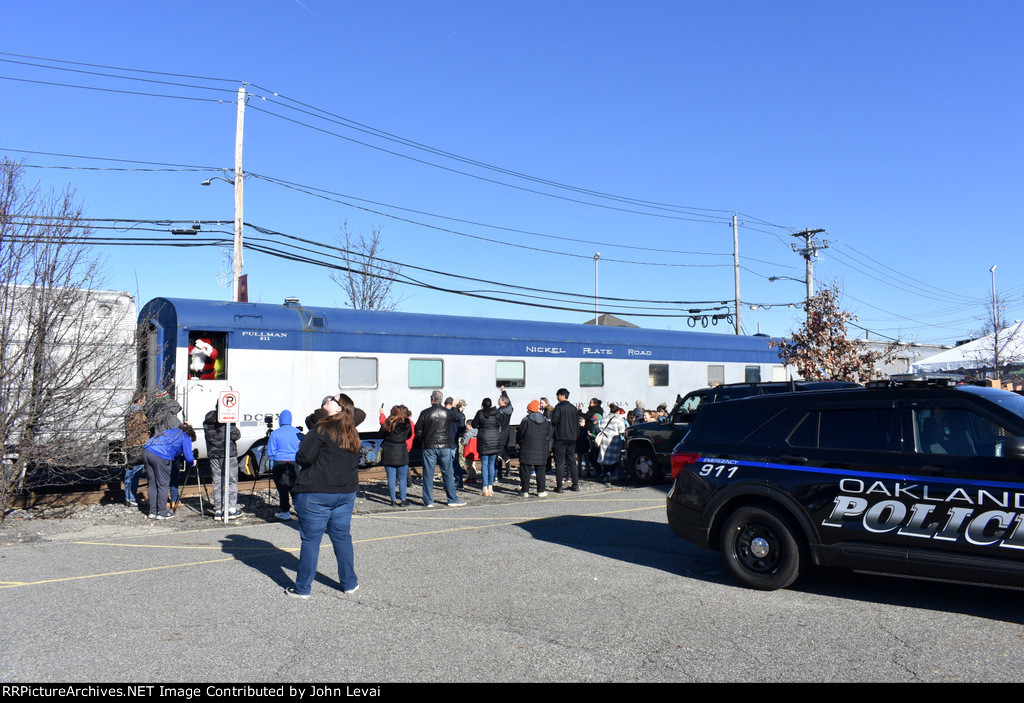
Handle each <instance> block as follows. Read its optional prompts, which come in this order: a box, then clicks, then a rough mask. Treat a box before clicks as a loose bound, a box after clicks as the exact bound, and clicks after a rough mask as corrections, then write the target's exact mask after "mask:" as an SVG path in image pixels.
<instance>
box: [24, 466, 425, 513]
mask: <svg viewBox="0 0 1024 703" xmlns="http://www.w3.org/2000/svg"><path fill="white" fill-rule="evenodd" d="M409 470H410V474H412V475H415V476H417V477H419V476H420V475H421V473H422V469H421V468H420V467H410V468H409ZM191 478H193V479H194V478H195V476H194V475H193V476H192V477H191ZM386 480H387V476H386V474H385V473H384V467H383V466H371V467H368V468H365V469H360V470H359V483H360V484H361V485H365V484H370V483H378V482H381V481H386ZM147 484H148V481H147V479H146V478H145V474H143V477H142V480H141V481H139V488H140V489H141V490H142V491H143V492H144V493H145V491H146V488H147ZM200 490H202V491H203V497H204V498H208V497H209V494H210V490H211V488H210V483H209V480H204V482H203V483H202V485H197V484H196V483H186V485H185V486H182V487H181V488H180V492H181V496H182V497H183V498H191V497H193V496H197V495H199V492H200ZM273 490H276V487H275V486H274V481H273V479H271V478H270V477H269V476H264V477H261V478H258V479H247V478H239V480H238V495H240V496H241V495H250V494H252V493H262V492H269V491H273ZM123 495H124V494H123V492H122V490H121V484H120V483H117V482H111V483H108V484H105V485H104V487H103V488H96V485H95V484H92V485H90V486H88V487H83V488H75V487H68V488H66V489H60V488H53V489H47V490H42V491H30V492H28V493H27V494H25V495H22V496H18V497H16V498H15V499H14V501H13V502H12V503H13V507H15V508H21V509H23V510H27V509H30V508H59V507H64V506H69V505H95V504H97V503H102V502H104V501H117V502H121V501H122V500H123Z"/></svg>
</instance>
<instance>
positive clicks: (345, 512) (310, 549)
mask: <svg viewBox="0 0 1024 703" xmlns="http://www.w3.org/2000/svg"><path fill="white" fill-rule="evenodd" d="M293 498H294V503H295V512H296V513H298V516H299V537H300V539H301V540H302V546H301V548H300V549H299V568H298V570H297V572H296V574H295V590H296V591H298V592H299V593H301V594H302V595H309V592H310V589H312V587H313V579H314V578H315V577H316V565H317V562H318V561H319V559H320V542H321V541H322V540H323V537H324V533H325V532H326V533H327V536H328V537H330V538H331V544H332V545H333V546H334V557H335V559H337V560H338V583H340V584H341V590H343V591H351V590H352V589H353V588H355V587H356V586H357V585H358V584H359V581H358V580H357V579H356V570H355V553H354V552H353V550H352V532H351V531H350V529H349V528H350V526H351V525H352V510H353V508H355V505H356V494H355V492H352V493H296V494H295V495H294V496H293Z"/></svg>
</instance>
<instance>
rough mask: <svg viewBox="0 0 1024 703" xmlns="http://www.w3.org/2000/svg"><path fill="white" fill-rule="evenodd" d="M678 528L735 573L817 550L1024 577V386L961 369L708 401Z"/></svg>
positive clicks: (742, 576)
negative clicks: (957, 380)
mask: <svg viewBox="0 0 1024 703" xmlns="http://www.w3.org/2000/svg"><path fill="white" fill-rule="evenodd" d="M672 477H673V486H672V489H671V490H670V492H669V495H668V506H667V507H668V522H669V525H670V526H671V528H672V531H673V532H674V533H675V534H676V535H678V536H679V537H682V538H683V539H686V540H688V541H690V542H693V543H694V544H697V545H699V546H701V547H703V548H705V549H718V550H720V551H721V552H722V556H723V559H724V561H725V563H726V565H727V567H728V569H729V571H730V572H731V573H732V575H733V576H735V577H736V578H737V579H738V580H739V581H740V582H741V583H743V584H745V585H747V586H749V587H752V588H759V589H764V590H774V589H777V588H785V587H787V586H789V585H790V584H792V583H793V582H794V581H795V580H796V578H797V576H799V574H800V573H801V571H802V570H804V569H805V568H806V567H807V566H809V565H810V564H815V565H821V566H834V567H844V568H850V569H863V570H870V571H881V572H886V573H894V574H908V575H916V576H923V577H932V578H945V579H957V580H969V581H980V582H985V583H999V584H1010V585H1018V586H1020V585H1024V527H1022V524H1024V397H1022V396H1020V395H1017V394H1015V393H1010V392H1008V391H1003V390H998V389H994V388H984V387H979V386H970V385H954V383H953V382H952V381H949V380H938V381H936V380H931V381H913V380H910V381H899V382H883V383H879V384H869V387H867V388H855V389H842V390H830V391H821V392H805V393H786V394H781V395H773V396H763V397H760V398H750V399H747V400H740V401H726V402H723V403H716V404H714V405H709V406H707V407H705V408H703V409H702V411H701V413H700V414H699V415H697V417H696V419H695V421H694V423H693V424H692V425H691V427H690V431H689V432H688V433H687V435H686V436H685V437H684V438H683V440H682V441H681V442H680V443H679V444H678V445H677V446H676V448H675V451H674V453H673V455H672Z"/></svg>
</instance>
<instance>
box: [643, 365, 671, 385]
mask: <svg viewBox="0 0 1024 703" xmlns="http://www.w3.org/2000/svg"><path fill="white" fill-rule="evenodd" d="M647 383H648V385H651V386H667V385H668V364H648V366H647Z"/></svg>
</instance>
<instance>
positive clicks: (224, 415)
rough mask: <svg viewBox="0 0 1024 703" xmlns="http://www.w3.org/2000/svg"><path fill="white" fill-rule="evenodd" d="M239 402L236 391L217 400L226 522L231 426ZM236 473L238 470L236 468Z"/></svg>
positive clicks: (226, 516) (226, 518) (227, 392)
mask: <svg viewBox="0 0 1024 703" xmlns="http://www.w3.org/2000/svg"><path fill="white" fill-rule="evenodd" d="M239 407H240V402H239V395H238V391H221V392H220V397H219V398H218V400H217V422H223V423H224V476H223V477H222V478H221V484H220V486H221V489H220V498H221V508H220V509H221V513H222V514H223V516H224V522H225V523H227V522H228V519H229V518H228V485H229V484H228V478H229V474H228V472H229V471H230V470H231V425H232V424H233V423H237V422H238V417H239V413H240V412H241V411H240V410H239ZM235 470H236V471H237V470H238V468H237V467H236V468H235Z"/></svg>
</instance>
